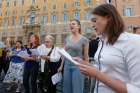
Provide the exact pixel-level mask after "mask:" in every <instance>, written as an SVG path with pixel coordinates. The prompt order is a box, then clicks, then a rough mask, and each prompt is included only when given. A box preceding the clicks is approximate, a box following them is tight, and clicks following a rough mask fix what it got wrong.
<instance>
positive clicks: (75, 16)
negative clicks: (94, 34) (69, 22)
mask: <svg viewBox="0 0 140 93" xmlns="http://www.w3.org/2000/svg"><path fill="white" fill-rule="evenodd" d="M74 18H75V19H78V20H80V12H79V11H75V12H74Z"/></svg>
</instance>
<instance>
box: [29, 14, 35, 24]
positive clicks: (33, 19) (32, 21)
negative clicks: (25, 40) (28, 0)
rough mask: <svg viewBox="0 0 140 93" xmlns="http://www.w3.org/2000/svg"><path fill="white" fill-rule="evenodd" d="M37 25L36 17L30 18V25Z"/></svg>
mask: <svg viewBox="0 0 140 93" xmlns="http://www.w3.org/2000/svg"><path fill="white" fill-rule="evenodd" d="M34 23H35V16H30V24H34Z"/></svg>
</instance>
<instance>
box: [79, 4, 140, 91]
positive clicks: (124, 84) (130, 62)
mask: <svg viewBox="0 0 140 93" xmlns="http://www.w3.org/2000/svg"><path fill="white" fill-rule="evenodd" d="M92 14H93V18H92V22H93V24H94V27H95V28H94V29H95V30H96V32H97V33H98V34H99V35H101V37H100V40H101V41H100V43H99V48H98V50H97V52H96V54H95V61H96V62H95V63H96V66H95V67H92V66H90V65H83V64H80V65H79V68H80V70H81V72H82V73H84V74H85V75H88V76H91V77H96V79H97V82H96V87H95V93H140V56H139V55H140V36H138V35H134V34H131V33H127V32H124V23H123V20H122V18H121V16H120V15H119V13H118V11H117V10H116V8H115V7H114V6H113V5H111V4H103V5H100V6H97V7H96V8H95V9H94V10H93V11H92ZM97 67H98V68H97Z"/></svg>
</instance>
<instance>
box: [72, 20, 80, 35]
mask: <svg viewBox="0 0 140 93" xmlns="http://www.w3.org/2000/svg"><path fill="white" fill-rule="evenodd" d="M71 21H76V22H77V24H78V25H79V33H80V34H82V30H81V23H80V21H79V20H78V19H72V20H71Z"/></svg>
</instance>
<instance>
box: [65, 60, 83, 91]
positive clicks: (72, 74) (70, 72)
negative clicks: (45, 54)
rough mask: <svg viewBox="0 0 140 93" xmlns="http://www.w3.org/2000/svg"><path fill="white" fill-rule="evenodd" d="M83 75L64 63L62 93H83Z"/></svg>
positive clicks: (75, 68)
mask: <svg viewBox="0 0 140 93" xmlns="http://www.w3.org/2000/svg"><path fill="white" fill-rule="evenodd" d="M83 91H84V75H83V74H82V73H81V72H80V70H79V68H78V67H77V66H75V65H74V64H72V63H71V62H68V61H66V62H65V66H64V81H63V93H83Z"/></svg>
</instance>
